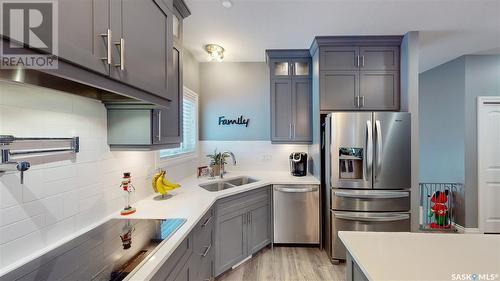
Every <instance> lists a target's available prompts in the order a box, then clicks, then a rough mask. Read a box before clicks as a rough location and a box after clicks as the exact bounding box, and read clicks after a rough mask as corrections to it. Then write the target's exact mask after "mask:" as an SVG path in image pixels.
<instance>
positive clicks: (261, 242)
mask: <svg viewBox="0 0 500 281" xmlns="http://www.w3.org/2000/svg"><path fill="white" fill-rule="evenodd" d="M248 216H249V224H248V254H249V255H250V254H253V253H255V252H257V251H259V250H260V249H262V248H264V247H265V246H267V245H268V244H269V243H271V208H270V205H269V203H268V202H266V203H265V204H260V205H258V206H256V207H255V208H253V209H251V210H250V212H249V213H248Z"/></svg>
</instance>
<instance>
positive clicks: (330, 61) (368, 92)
mask: <svg viewBox="0 0 500 281" xmlns="http://www.w3.org/2000/svg"><path fill="white" fill-rule="evenodd" d="M401 40H402V37H401V36H359V37H354V36H353V37H342V36H341V37H317V38H316V39H315V41H314V42H313V45H312V47H311V50H310V51H311V54H312V55H316V56H319V60H317V61H318V63H319V66H318V68H319V76H318V77H315V79H319V81H318V84H319V97H320V109H321V111H323V112H330V111H335V110H356V111H358V110H369V111H373V110H399V104H400V84H399V83H400V82H399V69H400V67H399V64H400V55H399V52H400V51H399V50H400V45H401Z"/></svg>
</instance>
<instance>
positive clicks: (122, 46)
mask: <svg viewBox="0 0 500 281" xmlns="http://www.w3.org/2000/svg"><path fill="white" fill-rule="evenodd" d="M115 46H117V47H118V46H120V47H119V49H120V63H119V64H115V67H119V68H120V70H121V71H124V70H125V39H123V38H120V42H116V43H115Z"/></svg>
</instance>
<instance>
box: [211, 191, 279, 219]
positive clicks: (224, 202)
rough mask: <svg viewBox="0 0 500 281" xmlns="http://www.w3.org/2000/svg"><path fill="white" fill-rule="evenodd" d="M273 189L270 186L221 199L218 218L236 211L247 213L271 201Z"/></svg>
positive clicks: (218, 205) (218, 206)
mask: <svg viewBox="0 0 500 281" xmlns="http://www.w3.org/2000/svg"><path fill="white" fill-rule="evenodd" d="M270 195H271V188H270V187H269V186H266V187H263V188H259V189H257V190H252V191H248V192H245V193H243V194H239V195H234V196H231V197H230V198H225V199H221V200H220V202H219V203H218V204H217V216H218V217H220V216H222V215H225V214H228V213H232V212H235V211H241V212H245V211H247V208H248V207H250V206H252V205H254V204H257V203H259V202H263V201H267V202H269V201H270V198H271V196H270Z"/></svg>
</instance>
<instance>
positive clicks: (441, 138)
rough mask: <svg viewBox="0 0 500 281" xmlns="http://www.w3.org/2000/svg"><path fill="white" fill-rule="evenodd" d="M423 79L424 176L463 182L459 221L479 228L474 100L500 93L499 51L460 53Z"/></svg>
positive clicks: (458, 213)
mask: <svg viewBox="0 0 500 281" xmlns="http://www.w3.org/2000/svg"><path fill="white" fill-rule="evenodd" d="M419 81H420V82H419V87H420V90H419V103H420V105H419V122H420V132H419V133H420V137H419V141H420V155H419V156H420V181H421V182H459V183H463V184H464V186H465V194H464V198H458V202H457V203H458V204H459V206H458V209H457V213H456V214H457V215H458V217H457V223H459V224H460V225H462V226H465V227H471V228H474V227H477V225H478V212H477V192H478V190H477V112H476V108H477V102H476V99H477V97H478V96H498V95H500V56H498V55H467V56H462V57H459V58H457V59H454V60H452V61H450V62H447V63H445V64H442V65H440V66H437V67H435V68H433V69H430V70H428V71H426V72H423V73H421V74H420V79H419Z"/></svg>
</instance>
